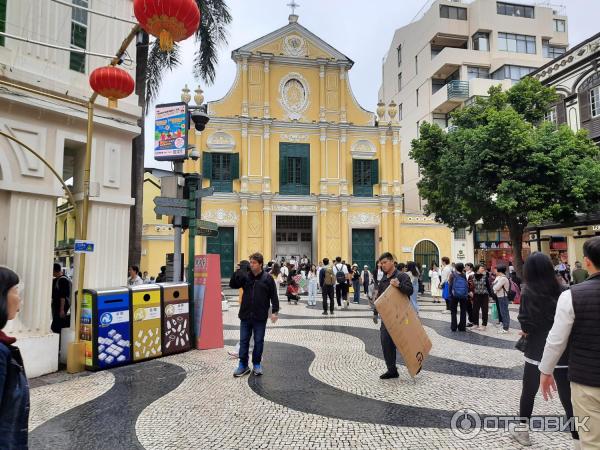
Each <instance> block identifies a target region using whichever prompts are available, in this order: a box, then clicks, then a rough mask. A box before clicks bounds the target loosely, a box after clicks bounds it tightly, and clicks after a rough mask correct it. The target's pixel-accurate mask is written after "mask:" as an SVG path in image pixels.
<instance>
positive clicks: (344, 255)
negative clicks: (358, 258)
mask: <svg viewBox="0 0 600 450" xmlns="http://www.w3.org/2000/svg"><path fill="white" fill-rule="evenodd" d="M341 212H342V221H341V224H340V226H341V228H342V242H341V244H342V259H345V260H346V261H350V257H351V256H352V255H350V254H348V201H347V200H342V210H341Z"/></svg>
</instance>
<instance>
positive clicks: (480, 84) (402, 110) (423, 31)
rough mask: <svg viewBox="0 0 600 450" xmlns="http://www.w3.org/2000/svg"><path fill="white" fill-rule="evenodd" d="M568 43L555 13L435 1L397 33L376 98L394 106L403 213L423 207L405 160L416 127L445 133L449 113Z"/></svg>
mask: <svg viewBox="0 0 600 450" xmlns="http://www.w3.org/2000/svg"><path fill="white" fill-rule="evenodd" d="M567 45H568V34H567V18H566V16H564V14H563V13H562V12H561V11H557V10H554V9H552V8H551V7H546V6H533V5H523V4H512V3H508V2H500V1H495V0H476V1H473V2H468V3H467V2H464V1H458V0H454V1H449V0H437V1H434V2H432V4H431V7H430V8H429V9H428V10H427V11H426V12H425V13H424V15H423V16H422V17H421V18H420V19H418V20H416V21H414V22H412V23H410V24H408V25H406V26H404V27H402V28H399V29H398V30H396V32H395V33H394V37H393V39H392V42H391V43H390V46H389V49H388V51H387V54H386V56H385V58H384V61H383V67H382V76H383V81H382V84H381V87H380V88H379V98H380V99H381V101H382V102H384V103H385V104H386V105H388V104H389V103H390V102H392V101H393V102H394V103H395V104H396V105H397V108H398V114H397V116H398V120H399V122H400V126H401V129H400V139H401V141H402V142H403V143H404V145H403V147H402V150H403V151H402V156H401V170H400V172H401V178H402V180H401V181H402V193H403V195H404V211H403V212H404V213H407V214H411V213H412V214H419V213H421V212H422V208H423V203H422V200H421V198H420V196H419V192H418V188H417V182H418V180H419V169H418V167H417V165H416V163H414V162H413V161H411V159H410V158H409V149H410V143H411V141H412V140H413V139H415V138H417V137H418V127H419V125H420V124H421V123H422V122H424V121H427V122H433V123H437V124H438V125H439V126H440V127H442V128H444V129H447V128H448V127H449V126H451V121H450V118H449V113H450V112H451V111H452V110H453V109H455V108H458V107H460V106H461V105H464V104H465V103H467V102H469V101H470V100H471V99H472V98H473V97H475V96H480V95H486V94H487V91H488V89H489V88H490V86H492V85H496V84H501V85H502V86H503V88H505V89H506V88H509V87H510V86H511V84H512V83H514V82H516V81H517V80H519V79H520V78H521V77H523V76H525V75H527V74H529V73H530V72H532V71H533V70H535V69H536V68H537V67H540V66H542V65H543V64H545V63H547V62H548V61H550V60H551V59H553V58H555V57H556V56H558V55H560V54H562V53H564V52H565V51H566V48H567ZM421 226H427V225H426V224H425V225H421ZM430 234H432V235H433V233H430ZM462 235H463V233H462V231H461V232H460V235H459V236H453V250H452V254H451V255H449V256H450V257H451V258H452V259H454V260H457V261H458V260H462V261H463V262H467V261H469V260H471V259H472V258H473V247H472V242H473V239H472V238H471V236H470V235H469V234H468V233H467V234H466V236H465V238H466V239H462Z"/></svg>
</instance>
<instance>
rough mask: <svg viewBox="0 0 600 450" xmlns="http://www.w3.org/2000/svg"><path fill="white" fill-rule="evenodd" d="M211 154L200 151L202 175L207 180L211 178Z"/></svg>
mask: <svg viewBox="0 0 600 450" xmlns="http://www.w3.org/2000/svg"><path fill="white" fill-rule="evenodd" d="M212 164H213V162H212V154H211V153H209V152H202V176H203V177H204V178H206V179H208V180H210V179H211V178H212Z"/></svg>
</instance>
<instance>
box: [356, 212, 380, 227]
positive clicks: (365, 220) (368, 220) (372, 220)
mask: <svg viewBox="0 0 600 450" xmlns="http://www.w3.org/2000/svg"><path fill="white" fill-rule="evenodd" d="M348 223H349V224H350V225H351V226H365V225H371V226H377V225H379V224H380V223H381V222H380V219H379V214H375V213H358V214H350V216H349V217H348Z"/></svg>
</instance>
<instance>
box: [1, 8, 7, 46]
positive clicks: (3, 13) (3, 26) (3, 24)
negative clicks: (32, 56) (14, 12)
mask: <svg viewBox="0 0 600 450" xmlns="http://www.w3.org/2000/svg"><path fill="white" fill-rule="evenodd" d="M6 2H7V0H0V31H2V32H5V31H6ZM0 46H2V47H4V36H0Z"/></svg>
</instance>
